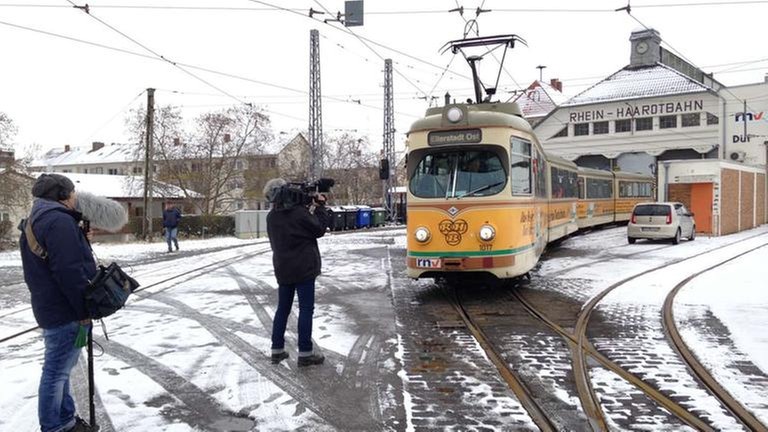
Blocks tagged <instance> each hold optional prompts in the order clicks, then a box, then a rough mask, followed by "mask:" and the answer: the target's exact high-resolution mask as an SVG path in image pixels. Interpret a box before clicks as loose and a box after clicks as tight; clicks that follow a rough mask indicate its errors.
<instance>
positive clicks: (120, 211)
mask: <svg viewBox="0 0 768 432" xmlns="http://www.w3.org/2000/svg"><path fill="white" fill-rule="evenodd" d="M77 210H78V211H79V212H80V213H82V214H83V217H84V218H85V219H88V220H89V221H91V226H93V227H94V228H98V229H102V230H106V231H110V232H115V231H119V230H120V229H121V228H122V227H123V226H125V224H127V223H128V212H127V211H126V210H125V208H123V206H122V205H121V204H120V203H119V202H117V201H113V200H111V199H109V198H103V197H100V196H96V195H93V194H90V193H88V192H77Z"/></svg>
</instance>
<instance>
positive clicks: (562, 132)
mask: <svg viewBox="0 0 768 432" xmlns="http://www.w3.org/2000/svg"><path fill="white" fill-rule="evenodd" d="M567 136H568V125H565V127H564V128H562V129H560V132H558V133H556V134H554V135H552V138H562V137H567Z"/></svg>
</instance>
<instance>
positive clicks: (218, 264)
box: [0, 243, 271, 343]
mask: <svg viewBox="0 0 768 432" xmlns="http://www.w3.org/2000/svg"><path fill="white" fill-rule="evenodd" d="M259 244H260V243H256V244H255V245H259ZM250 246H254V244H251V245H250ZM240 247H243V246H240ZM270 250H271V249H270V247H269V246H268V245H263V244H262V247H261V248H259V249H258V250H256V251H253V252H249V253H245V254H242V255H240V256H237V257H231V256H228V257H225V258H222V259H218V260H215V261H213V262H211V263H208V264H205V265H202V266H200V267H197V268H194V269H191V270H187V271H184V272H180V273H177V274H175V275H172V276H169V277H167V278H164V279H162V280H159V281H155V282H153V283H151V284H148V285H145V286H142V287H140V288H138V289H137V290H136V291H134V294H139V295H137V296H136V297H134V298H135V300H133V302H136V301H140V300H142V299H144V298H147V297H151V296H152V295H155V294H159V293H161V292H163V291H166V290H168V289H171V288H173V287H174V286H177V284H178V283H180V282H184V281H186V280H189V279H192V278H194V277H196V276H198V275H199V274H201V273H205V272H212V271H215V270H218V269H219V268H223V267H227V266H229V265H232V264H235V263H237V262H240V261H243V260H246V259H249V258H252V257H254V256H257V255H261V254H264V253H267V252H270ZM227 251H228V250H227ZM220 252H222V251H221V250H218V251H215V252H212V253H220ZM185 277H186V278H185ZM182 278H185V279H182ZM169 282H175V284H173V285H167V286H163V285H166V284H168V283H169ZM157 287H161V288H159V289H156V290H153V291H151V292H148V291H147V290H148V289H150V288H157ZM142 293H143V294H142ZM29 309H31V307H28V308H26V309H22V310H17V311H14V313H20V312H22V311H24V310H29ZM39 328H40V327H39V326H34V327H30V328H27V329H25V330H22V331H19V332H16V333H14V334H11V335H9V336H6V337H3V338H2V339H0V343H5V342H7V341H10V340H13V339H15V338H17V337H20V336H23V335H25V334H27V333H31V332H33V331H35V330H38V329H39Z"/></svg>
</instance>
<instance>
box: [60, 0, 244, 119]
mask: <svg viewBox="0 0 768 432" xmlns="http://www.w3.org/2000/svg"><path fill="white" fill-rule="evenodd" d="M66 1H67V2H68V3H70V4H71V5H72V7H74V8H75V9H78V10H81V11H83V13H85V14H86V15H88V16H89V17H91V18H93V19H94V20H96V21H98V22H99V23H101V24H102V25H104V26H106V27H107V28H109V29H110V30H112V31H114V32H115V33H117V34H119V35H120V36H122V37H124V38H125V39H128V40H129V41H131V42H132V43H133V44H135V45H138V46H139V47H141V48H142V49H144V50H145V51H147V52H149V53H151V54H152V55H154V56H155V57H157V58H159V59H162V60H163V61H165V62H167V63H169V64H171V65H172V66H174V67H176V68H178V69H179V70H180V71H182V72H184V73H185V74H187V75H189V76H191V77H192V78H194V79H196V80H198V81H200V82H202V83H203V84H205V85H207V86H208V87H211V88H212V89H214V90H216V91H218V92H220V93H222V94H225V95H227V96H229V97H230V98H232V99H234V100H236V101H238V102H239V103H241V104H247V103H246V102H244V101H243V100H241V99H239V98H237V97H236V96H234V95H232V94H230V93H229V92H227V91H226V90H224V89H222V88H220V87H218V86H216V85H214V84H212V83H211V82H209V81H207V80H205V79H203V78H201V77H199V76H197V75H195V74H194V73H192V72H190V71H188V70H187V69H185V68H184V67H182V66H180V65H179V64H178V63H176V62H175V61H172V60H170V59H168V58H166V57H165V56H163V55H161V54H160V53H158V52H156V51H154V50H153V49H151V48H149V47H148V46H146V45H144V44H143V43H141V42H139V41H138V40H136V39H135V38H133V37H131V36H129V35H128V34H126V33H124V32H122V31H120V30H118V29H117V28H116V27H114V26H112V25H111V24H109V23H107V22H106V21H104V20H102V19H101V18H99V17H97V16H95V15H93V14H92V13H91V12H90V7H89V6H88V4H87V3H86V5H85V6H78V5H77V4H76V3H75V2H73V1H72V0H66Z"/></svg>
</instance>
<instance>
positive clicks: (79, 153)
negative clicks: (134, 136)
mask: <svg viewBox="0 0 768 432" xmlns="http://www.w3.org/2000/svg"><path fill="white" fill-rule="evenodd" d="M138 151H139V146H138V144H116V143H113V144H110V145H105V146H104V147H102V148H100V149H98V150H95V151H94V150H93V147H75V148H73V149H71V150H70V151H65V150H63V149H53V150H49V151H48V152H47V153H45V154H44V155H43V157H42V158H40V159H38V160H36V161H34V162H33V163H32V166H34V167H42V168H46V167H48V166H62V165H88V164H103V163H124V162H134V161H140V160H143V158H142V156H141V155H139V154H138V153H137V152H138Z"/></svg>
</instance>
